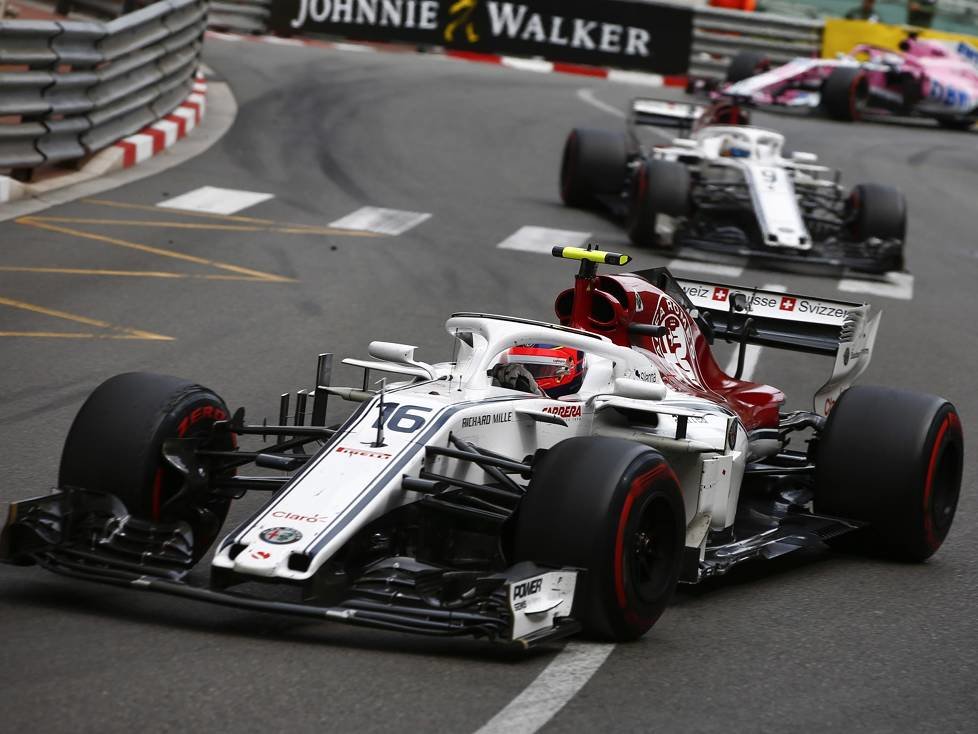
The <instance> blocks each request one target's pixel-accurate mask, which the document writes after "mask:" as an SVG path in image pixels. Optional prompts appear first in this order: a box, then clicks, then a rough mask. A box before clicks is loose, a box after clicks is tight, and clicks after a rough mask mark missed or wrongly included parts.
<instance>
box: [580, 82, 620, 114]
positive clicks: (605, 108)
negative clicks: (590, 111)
mask: <svg viewBox="0 0 978 734" xmlns="http://www.w3.org/2000/svg"><path fill="white" fill-rule="evenodd" d="M577 98H578V99H579V100H581V101H582V102H584V103H586V104H589V105H591V106H592V107H597V108H598V109H599V110H601V111H602V112H607V113H608V114H609V115H614V116H615V117H620V118H621V119H623V120H624V119H625V113H624V112H622V111H621V110H620V109H618V108H617V107H615V106H614V105H610V104H608V103H607V102H602V101H601V100H600V99H598V98H597V97H595V96H594V92H592V91H591V90H590V89H578V90H577Z"/></svg>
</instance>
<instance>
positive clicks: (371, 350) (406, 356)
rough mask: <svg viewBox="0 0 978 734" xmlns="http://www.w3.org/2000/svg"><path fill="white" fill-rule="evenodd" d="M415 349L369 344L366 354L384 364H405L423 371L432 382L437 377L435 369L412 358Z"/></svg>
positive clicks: (391, 344)
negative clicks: (382, 361) (380, 360)
mask: <svg viewBox="0 0 978 734" xmlns="http://www.w3.org/2000/svg"><path fill="white" fill-rule="evenodd" d="M415 349H417V347H414V346H411V345H410V344H398V343H397V342H370V345H369V346H368V347H367V353H368V354H369V355H370V356H371V357H374V358H375V359H382V360H384V361H385V362H393V363H394V364H406V365H410V366H412V367H418V368H420V369H422V370H424V371H425V372H426V373H427V374H428V376H429V377H430V378H431V379H432V380H434V379H436V378H437V377H438V373H437V372H435V368H434V367H432V366H431V365H430V364H427V363H425V362H419V361H417V360H416V359H415V358H414V350H415Z"/></svg>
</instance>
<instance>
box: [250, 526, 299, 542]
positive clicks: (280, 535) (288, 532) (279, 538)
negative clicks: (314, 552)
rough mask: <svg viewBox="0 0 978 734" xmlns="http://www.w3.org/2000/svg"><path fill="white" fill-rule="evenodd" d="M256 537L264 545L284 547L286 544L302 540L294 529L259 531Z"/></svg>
mask: <svg viewBox="0 0 978 734" xmlns="http://www.w3.org/2000/svg"><path fill="white" fill-rule="evenodd" d="M258 537H259V538H261V539H262V540H264V541H265V542H266V543H274V544H275V545H285V544H286V543H295V542H296V541H297V540H299V539H300V538H302V533H300V532H299V531H298V530H296V529H295V528H266V529H265V530H262V531H261V534H260V535H259V536H258Z"/></svg>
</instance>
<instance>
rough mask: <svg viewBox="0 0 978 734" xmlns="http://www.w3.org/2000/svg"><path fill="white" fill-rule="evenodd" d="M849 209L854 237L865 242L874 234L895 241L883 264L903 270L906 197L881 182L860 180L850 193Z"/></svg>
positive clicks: (878, 237)
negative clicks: (868, 182)
mask: <svg viewBox="0 0 978 734" xmlns="http://www.w3.org/2000/svg"><path fill="white" fill-rule="evenodd" d="M848 209H849V216H850V221H851V229H852V237H853V239H854V240H855V241H856V242H865V241H866V240H869V239H872V238H875V239H879V240H884V241H890V242H892V243H895V247H890V250H889V251H888V254H887V255H886V256H885V258H884V259H885V260H887V262H886V263H883V264H886V265H888V266H889V269H891V270H903V268H904V242H905V241H906V238H907V200H906V199H905V198H904V196H903V193H902V192H901V191H900V190H899V189H896V188H894V187H893V186H886V185H884V184H859V185H858V186H855V187H853V189H852V193H851V194H850V195H849V202H848Z"/></svg>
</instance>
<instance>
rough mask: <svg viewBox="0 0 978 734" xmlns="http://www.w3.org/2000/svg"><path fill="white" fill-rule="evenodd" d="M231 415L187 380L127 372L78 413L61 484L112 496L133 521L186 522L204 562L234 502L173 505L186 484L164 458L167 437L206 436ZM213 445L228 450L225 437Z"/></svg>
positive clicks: (208, 393) (215, 500) (216, 398)
mask: <svg viewBox="0 0 978 734" xmlns="http://www.w3.org/2000/svg"><path fill="white" fill-rule="evenodd" d="M227 417H228V409H227V405H225V403H224V401H223V400H222V399H221V398H220V397H219V396H218V395H217V394H215V393H214V392H212V391H211V390H208V389H207V388H206V387H201V386H200V385H196V384H194V383H192V382H189V381H187V380H183V379H180V378H177V377H170V376H168V375H158V374H153V373H149V372H128V373H125V374H121V375H116V376H115V377H110V378H109V379H108V380H106V381H105V382H103V383H102V384H101V385H99V386H98V387H97V388H95V390H94V391H93V392H92V394H91V395H90V396H89V397H88V399H87V400H86V401H85V403H84V404H83V405H82V407H81V409H80V410H79V411H78V415H76V416H75V420H74V422H73V423H72V424H71V429H70V430H69V431H68V437H67V438H66V439H65V445H64V449H63V450H62V453H61V466H60V468H59V470H58V485H59V486H61V487H66V486H70V487H80V488H83V489H91V490H96V491H102V492H109V493H111V494H113V495H115V496H116V497H117V498H119V499H120V500H121V501H122V503H123V504H124V505H125V506H126V509H127V510H129V512H130V513H131V514H132V515H133V516H134V517H137V518H139V519H142V520H148V521H151V522H163V523H166V522H176V521H179V520H183V521H185V522H187V523H188V524H189V525H190V527H191V528H192V530H193V532H194V557H195V558H196V559H200V558H201V557H202V556H203V555H204V554H205V553H206V552H207V549H208V548H209V547H210V545H211V544H212V543H213V542H214V540H215V538H216V537H217V533H218V532H219V531H220V528H221V525H222V524H223V523H224V519H225V517H226V516H227V512H228V506H229V503H230V500H229V499H227V498H224V497H216V496H211V497H208V498H207V499H206V500H203V501H194V500H192V499H190V498H188V499H186V500H185V501H180V500H178V501H176V502H173V503H168V500H170V499H172V498H173V497H174V495H175V494H176V493H177V491H178V490H179V489H180V487H181V486H182V484H183V480H182V476H181V475H180V473H179V472H178V471H177V470H176V469H175V468H174V467H172V466H171V465H170V464H169V462H167V461H166V460H165V459H164V458H163V455H162V447H163V442H164V441H165V440H166V439H169V438H194V437H199V436H206V435H208V434H209V432H210V429H211V426H212V425H213V424H214V422H215V421H216V420H225V419H226V418H227ZM220 443H221V445H220V446H214V448H220V449H231V448H233V439H232V437H231V435H230V434H227V436H226V437H224V438H223V439H222V440H221V441H220Z"/></svg>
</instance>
